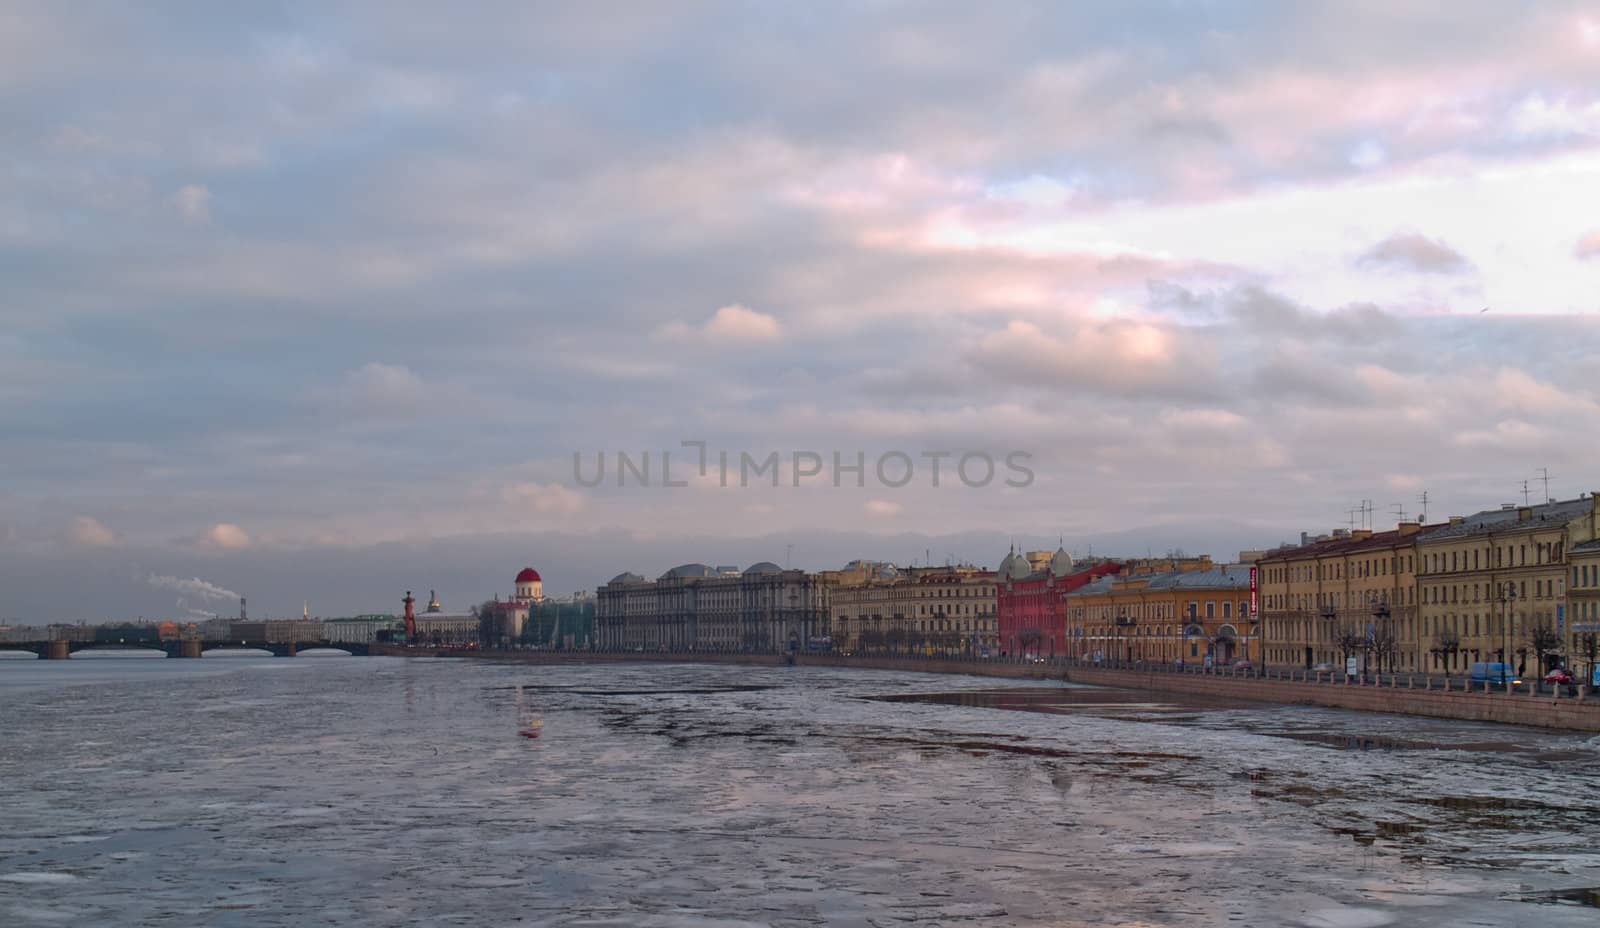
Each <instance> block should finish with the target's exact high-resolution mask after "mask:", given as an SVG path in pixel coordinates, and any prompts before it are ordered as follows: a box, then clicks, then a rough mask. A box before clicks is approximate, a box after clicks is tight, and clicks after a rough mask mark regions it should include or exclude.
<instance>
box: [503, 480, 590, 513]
mask: <svg viewBox="0 0 1600 928" xmlns="http://www.w3.org/2000/svg"><path fill="white" fill-rule="evenodd" d="M502 496H503V497H504V498H505V500H506V501H507V502H509V503H514V504H516V505H519V506H527V507H530V508H532V509H533V511H534V512H538V513H542V514H546V515H572V514H573V513H578V512H582V511H583V509H584V506H585V505H586V503H587V501H586V500H585V499H584V496H583V494H582V493H579V492H578V491H576V490H573V489H571V488H570V487H564V486H562V485H560V484H558V483H532V482H526V483H514V484H511V485H510V486H507V487H506V488H505V490H504V492H503V493H502Z"/></svg>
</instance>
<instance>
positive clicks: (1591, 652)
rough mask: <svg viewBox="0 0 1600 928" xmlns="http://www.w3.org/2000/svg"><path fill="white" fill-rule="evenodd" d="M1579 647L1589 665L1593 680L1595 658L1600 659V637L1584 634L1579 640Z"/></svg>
mask: <svg viewBox="0 0 1600 928" xmlns="http://www.w3.org/2000/svg"><path fill="white" fill-rule="evenodd" d="M1578 647H1579V649H1580V650H1581V651H1582V653H1583V659H1584V660H1585V661H1587V662H1588V663H1589V678H1590V679H1593V678H1594V664H1595V658H1596V657H1600V635H1597V634H1595V633H1594V632H1584V633H1583V634H1582V635H1581V636H1579V638H1578Z"/></svg>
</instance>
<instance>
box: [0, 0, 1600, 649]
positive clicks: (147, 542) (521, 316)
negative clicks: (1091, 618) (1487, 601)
mask: <svg viewBox="0 0 1600 928" xmlns="http://www.w3.org/2000/svg"><path fill="white" fill-rule="evenodd" d="M0 152H3V154H4V158H3V164H4V168H3V170H0V451H3V458H0V621H6V620H10V621H30V622H45V621H75V620H85V621H103V620H106V619H110V618H117V619H121V618H128V617H132V616H135V615H141V616H146V617H152V616H160V617H167V616H175V617H178V616H185V615H198V614H203V613H205V612H209V611H220V612H222V613H230V612H233V611H235V610H236V608H237V603H236V602H235V601H234V600H233V598H232V597H231V596H227V595H223V594H234V593H238V594H242V595H245V596H248V597H250V601H251V603H252V604H255V609H256V610H258V611H259V612H261V613H270V614H274V615H281V614H299V613H300V612H301V610H302V608H309V610H310V611H311V612H312V613H313V614H318V615H330V616H331V615H343V614H352V613H361V612H372V611H390V610H393V609H395V608H396V607H397V606H396V604H397V603H398V601H399V598H400V595H402V594H403V592H404V590H405V589H416V590H425V589H430V588H435V589H438V590H439V592H440V595H441V599H443V600H444V602H445V605H446V606H447V607H461V608H465V607H466V606H469V605H471V604H472V603H474V602H477V601H481V600H483V599H487V598H489V597H490V596H491V595H494V594H496V593H499V594H501V595H509V593H510V592H511V577H512V576H513V575H514V574H515V573H516V571H517V570H518V569H519V568H520V567H522V566H524V565H528V564H531V565H534V566H537V567H538V568H539V569H540V571H541V573H543V574H544V577H545V583H546V590H547V592H551V593H557V594H564V593H569V592H572V591H574V590H579V589H584V588H589V589H592V588H593V587H594V586H595V585H596V584H599V583H603V582H605V581H606V580H607V579H609V578H610V577H612V576H613V575H615V574H618V573H621V572H623V571H625V570H627V571H635V572H639V573H643V574H645V575H647V576H654V575H656V574H659V573H661V572H663V571H665V570H666V569H668V568H670V567H672V566H674V565H676V564H679V563H686V562H707V563H731V564H736V565H748V564H750V563H753V562H755V561H760V560H772V561H776V562H779V563H790V564H793V565H794V566H797V567H806V568H812V569H816V568H824V567H837V566H839V565H841V564H842V563H844V562H845V561H847V560H849V559H852V558H858V557H864V558H875V559H886V560H893V561H897V562H900V563H907V562H909V561H911V560H913V559H917V560H920V561H923V562H927V561H930V560H931V561H932V562H935V563H945V562H947V561H967V562H972V563H976V564H980V565H990V566H992V565H994V564H996V563H997V562H998V561H999V560H1000V558H1001V557H1002V556H1003V555H1004V553H1005V550H1006V548H1007V547H1008V546H1009V545H1010V544H1012V543H1013V542H1015V543H1017V544H1019V545H1020V546H1024V547H1036V546H1046V545H1048V546H1050V547H1054V546H1055V545H1056V544H1058V543H1060V544H1064V545H1065V546H1066V547H1067V548H1068V549H1069V550H1072V551H1076V552H1078V553H1080V554H1084V553H1089V552H1090V551H1091V549H1092V550H1093V551H1094V552H1095V553H1105V554H1124V555H1130V556H1133V555H1143V554H1145V553H1147V552H1154V553H1162V552H1164V551H1167V550H1173V549H1178V548H1181V549H1184V550H1186V551H1187V552H1189V553H1210V554H1212V555H1213V556H1215V557H1217V558H1219V559H1227V558H1231V557H1233V556H1234V555H1235V554H1236V553H1237V551H1238V549H1239V548H1241V547H1264V546H1270V545H1273V544H1276V543H1279V542H1281V541H1284V540H1287V539H1293V538H1297V537H1298V533H1299V532H1301V531H1312V532H1321V531H1327V530H1330V529H1332V528H1335V527H1345V526H1348V525H1350V524H1351V523H1350V519H1351V518H1352V517H1351V515H1350V510H1351V509H1352V508H1354V507H1358V506H1360V505H1362V501H1363V500H1369V501H1371V507H1372V509H1371V514H1370V515H1368V516H1362V515H1360V514H1357V515H1356V516H1355V517H1354V518H1355V519H1356V520H1357V522H1356V524H1357V525H1358V527H1359V525H1360V524H1363V523H1365V524H1371V525H1372V526H1373V527H1376V528H1380V529H1381V528H1384V527H1387V526H1389V525H1392V524H1393V523H1394V522H1395V521H1396V520H1397V519H1398V518H1399V517H1400V516H1401V514H1402V510H1403V512H1404V514H1405V515H1406V516H1407V517H1411V518H1415V517H1416V516H1417V515H1418V514H1419V513H1420V510H1421V504H1420V497H1421V495H1422V494H1423V493H1424V492H1426V493H1427V494H1428V498H1429V501H1430V502H1429V504H1428V515H1429V517H1430V518H1443V517H1445V516H1448V515H1452V514H1464V513H1469V512H1472V511H1475V510H1478V509H1483V508H1493V507H1496V506H1498V505H1499V504H1501V503H1505V502H1512V501H1520V500H1521V499H1522V498H1523V496H1522V486H1523V481H1524V480H1529V481H1531V483H1530V491H1529V492H1530V494H1531V498H1533V499H1534V500H1542V499H1543V498H1544V494H1545V483H1544V481H1543V480H1542V479H1541V476H1542V474H1544V473H1548V474H1549V475H1550V481H1549V492H1550V494H1551V496H1553V497H1560V498H1571V497H1574V496H1577V495H1578V494H1579V493H1580V492H1587V491H1592V490H1596V489H1600V464H1597V463H1596V462H1597V461H1600V455H1597V454H1596V451H1597V440H1596V436H1597V435H1600V352H1597V351H1596V348H1597V346H1600V323H1597V321H1596V320H1597V316H1596V311H1597V310H1600V4H1593V3H1591V4H1568V3H1559V2H1550V3H1538V4H1506V3H1499V2H1461V3H1455V4H1450V5H1448V8H1442V7H1440V6H1439V5H1438V4H1436V3H1421V2H1404V0H1389V2H1382V3H1377V2H1373V3H1363V2H1339V3H1309V2H1308V3H1295V4H1261V3H1226V2H1199V0H1196V2H1165V3H1162V2H1149V3H1137V4H1129V3H1109V2H1108V3H1076V4H1070V5H1069V4H1060V3H1048V2H1044V3H1022V2H1018V3H1007V4H1000V5H993V4H991V5H982V4H971V3H953V2H952V3H936V2H935V3H902V2H890V0H883V2H868V3H856V2H852V3H827V2H819V3H807V4H779V3H693V2H683V3H673V4H645V3H596V4H555V3H526V2H507V3H494V2H482V3H475V4H472V5H470V9H469V10H463V9H458V8H452V9H446V8H445V7H442V6H439V5H438V4H423V3H407V2H385V3H321V2H316V3H295V2H284V3H264V4H253V5H249V6H241V5H237V4H220V5H219V4H209V3H198V2H196V3H176V2H174V3H156V4H153V5H143V6H140V7H137V8H132V7H127V6H126V5H117V4H110V3H78V4H69V5H64V4H57V3H29V2H10V3H6V4H4V5H3V6H0ZM686 443H688V444H686ZM619 452H623V453H626V454H627V455H628V456H629V461H628V463H629V464H630V465H631V467H632V469H619V466H618V465H619V462H618V460H617V454H618V453H619ZM702 453H704V455H705V460H706V464H707V466H706V468H705V470H704V473H702V472H701V467H700V460H701V457H700V456H701V454H702ZM663 454H665V455H666V456H667V457H668V459H669V463H668V468H669V473H668V474H667V475H666V478H664V477H663V474H662V472H661V467H662V463H663V462H662V457H663ZM723 454H726V455H728V458H729V460H730V461H731V464H730V473H729V476H728V478H727V479H724V478H723V476H722V468H721V467H720V460H721V455H723ZM772 454H777V455H778V456H779V459H778V462H777V466H776V467H775V468H762V467H761V465H763V464H765V463H766V461H767V458H768V456H769V455H772ZM835 455H838V456H839V461H840V462H841V463H842V464H843V465H845V468H846V469H844V470H842V471H839V470H835V468H834V466H833V465H834V456H835ZM858 455H859V456H860V457H859V458H858V457H857V456H858ZM1014 455H1020V456H1014ZM743 456H748V458H749V464H748V465H746V468H745V469H753V470H755V471H756V472H755V474H754V476H751V475H750V474H748V473H743V472H742V471H741V464H743V463H744V461H743ZM646 460H648V464H647V465H646V463H645V462H646ZM858 460H859V461H860V462H861V463H862V464H863V467H862V470H861V471H854V470H850V469H848V468H849V467H851V466H853V465H855V464H856V463H857V461H858ZM1008 462H1009V463H1010V464H1019V465H1020V468H1019V467H1013V466H1009V464H1008ZM602 464H603V469H600V468H601V466H602ZM958 464H959V465H962V469H961V470H960V471H959V472H957V471H956V468H957V465H958ZM988 464H993V465H994V471H993V474H992V475H990V473H989V470H988V467H987V465H988ZM750 465H754V467H753V468H752V467H750ZM936 465H937V466H939V467H940V468H941V472H940V475H939V480H938V483H937V485H935V480H934V475H933V468H934V466H936ZM619 474H620V475H621V476H620V482H621V484H622V485H620V486H619V485H618V484H619ZM597 475H600V476H601V479H599V480H598V483H597V482H596V477H597ZM1024 475H1026V476H1024ZM774 477H776V478H777V482H778V485H777V486H773V485H772V482H773V478H774ZM646 478H648V485H644V484H645V482H646ZM667 479H670V481H671V483H672V484H673V485H670V486H668V485H664V484H665V482H666V480H667ZM1008 481H1009V483H1008ZM591 483H595V484H596V485H593V486H590V485H588V484H591ZM724 483H726V484H727V485H724ZM678 484H682V485H678ZM796 484H798V485H796ZM191 581H192V582H191ZM308 603H309V605H307V604H308Z"/></svg>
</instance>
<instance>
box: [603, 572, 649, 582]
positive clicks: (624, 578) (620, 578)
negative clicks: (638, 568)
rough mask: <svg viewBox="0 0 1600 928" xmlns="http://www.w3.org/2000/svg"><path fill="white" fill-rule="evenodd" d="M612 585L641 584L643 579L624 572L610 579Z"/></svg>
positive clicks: (634, 574)
mask: <svg viewBox="0 0 1600 928" xmlns="http://www.w3.org/2000/svg"><path fill="white" fill-rule="evenodd" d="M611 582H612V583H643V582H644V578H643V577H641V576H639V575H638V574H636V573H632V572H625V573H620V574H617V575H616V576H615V577H612V578H611Z"/></svg>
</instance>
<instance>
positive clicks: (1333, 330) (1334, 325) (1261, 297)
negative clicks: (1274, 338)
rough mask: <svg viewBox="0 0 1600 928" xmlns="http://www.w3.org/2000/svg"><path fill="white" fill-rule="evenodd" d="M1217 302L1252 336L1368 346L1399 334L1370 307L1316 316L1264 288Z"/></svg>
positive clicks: (1388, 317)
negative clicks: (1318, 340) (1331, 339)
mask: <svg viewBox="0 0 1600 928" xmlns="http://www.w3.org/2000/svg"><path fill="white" fill-rule="evenodd" d="M1220 302H1222V303H1223V305H1225V306H1226V308H1227V310H1228V312H1229V313H1230V314H1231V315H1232V316H1233V318H1235V319H1236V320H1238V321H1239V322H1240V323H1241V324H1242V325H1243V326H1244V327H1245V328H1246V329H1247V330H1248V331H1249V332H1250V333H1251V334H1271V335H1280V336H1281V335H1291V336H1296V337H1300V338H1321V337H1329V338H1337V339H1342V340H1345V341H1351V342H1367V343H1370V342H1371V341H1372V340H1374V339H1378V338H1384V337H1387V336H1390V335H1393V334H1395V333H1396V332H1398V331H1399V329H1400V325H1399V320H1398V319H1396V318H1395V316H1394V315H1393V314H1391V313H1388V312H1385V311H1384V310H1383V309H1382V308H1380V307H1378V306H1375V305H1373V304H1371V303H1365V304H1355V305H1350V306H1342V307H1339V308H1337V309H1334V310H1330V311H1328V312H1316V311H1314V310H1311V309H1308V308H1307V307H1304V306H1301V305H1300V304H1298V303H1295V302H1294V301H1293V300H1290V299H1288V298H1287V297H1284V296H1282V295H1280V294H1277V293H1273V292H1271V291H1269V290H1267V289H1265V288H1263V287H1258V286H1244V287H1240V288H1238V289H1236V290H1233V291H1231V292H1229V293H1228V294H1226V295H1225V296H1223V297H1222V298H1221V299H1220Z"/></svg>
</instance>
